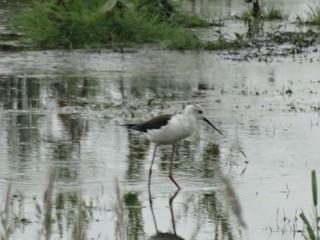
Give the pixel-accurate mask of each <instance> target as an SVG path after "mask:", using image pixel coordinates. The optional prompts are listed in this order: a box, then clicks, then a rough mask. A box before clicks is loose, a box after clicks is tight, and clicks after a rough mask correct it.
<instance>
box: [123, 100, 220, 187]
mask: <svg viewBox="0 0 320 240" xmlns="http://www.w3.org/2000/svg"><path fill="white" fill-rule="evenodd" d="M203 114H204V111H203V108H202V107H201V106H200V105H198V104H190V105H187V106H186V107H185V109H184V111H183V112H182V113H177V114H164V115H160V116H158V117H155V118H152V119H150V120H149V121H146V122H143V123H138V124H126V125H125V126H127V127H128V128H129V129H133V130H137V131H140V132H144V133H146V135H147V138H148V139H149V140H150V142H153V143H155V147H154V151H153V156H152V160H151V165H150V168H149V180H148V187H149V189H150V183H151V175H152V166H153V163H154V159H155V156H156V151H157V147H158V146H159V145H166V144H172V154H171V159H170V163H169V173H168V176H169V178H170V180H171V181H172V182H173V183H174V184H175V185H176V187H177V188H178V189H181V188H180V186H179V184H178V183H177V182H176V181H175V180H174V178H173V176H172V164H173V160H174V153H175V149H176V143H177V142H178V141H180V140H181V139H183V138H186V137H188V136H190V135H191V134H192V133H193V132H194V130H195V127H196V122H197V120H203V121H205V122H206V123H208V124H209V125H210V126H211V127H212V128H214V129H215V130H216V131H217V132H218V133H220V134H221V135H223V134H222V132H221V131H220V130H219V129H217V128H216V127H215V126H214V125H213V124H212V123H211V122H210V121H209V120H208V119H207V118H206V117H205V116H204V115H203Z"/></svg>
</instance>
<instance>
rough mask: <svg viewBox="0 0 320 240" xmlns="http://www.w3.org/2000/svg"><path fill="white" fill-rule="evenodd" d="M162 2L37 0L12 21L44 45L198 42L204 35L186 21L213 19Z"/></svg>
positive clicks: (193, 44) (177, 45)
mask: <svg viewBox="0 0 320 240" xmlns="http://www.w3.org/2000/svg"><path fill="white" fill-rule="evenodd" d="M155 3H157V4H155ZM159 3H160V2H159V1H149V0H137V1H133V0H127V1H124V0H108V1H106V0H94V1H87V0H73V1H58V2H57V1H45V2H44V1H35V2H34V3H33V4H32V6H31V8H30V10H25V11H23V12H21V13H20V14H18V15H17V17H16V18H15V20H14V22H13V25H12V26H13V28H14V29H16V30H18V31H21V32H23V33H25V34H26V37H27V38H28V40H29V42H31V43H34V44H35V45H36V46H40V47H49V48H50V47H55V48H56V47H63V48H79V47H88V46H89V47H101V46H103V47H111V48H114V47H123V46H132V45H135V44H141V43H156V44H161V45H162V46H165V47H169V48H175V49H190V48H191V49H192V48H199V47H200V45H201V44H200V40H199V39H198V38H197V37H196V35H195V34H194V33H193V32H192V31H191V30H190V29H187V28H186V27H196V26H208V23H207V22H206V21H204V20H202V19H200V18H198V17H196V16H188V15H185V14H183V13H182V12H180V11H178V10H177V8H176V7H174V6H173V5H169V3H168V2H167V1H165V0H161V3H162V4H160V5H159ZM165 3H167V5H166V4H165ZM159 6H162V7H159ZM165 6H167V7H165Z"/></svg>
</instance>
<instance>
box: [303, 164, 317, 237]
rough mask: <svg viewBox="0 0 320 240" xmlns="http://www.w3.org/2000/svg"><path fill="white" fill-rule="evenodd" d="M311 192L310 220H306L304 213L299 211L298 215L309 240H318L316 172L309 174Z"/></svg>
mask: <svg viewBox="0 0 320 240" xmlns="http://www.w3.org/2000/svg"><path fill="white" fill-rule="evenodd" d="M311 190H312V203H313V216H312V217H311V219H308V218H307V217H306V215H305V214H304V211H301V213H300V214H299V216H300V218H301V220H302V221H303V224H304V227H305V229H306V230H307V233H308V237H306V236H305V237H306V239H309V240H318V239H319V236H320V230H319V226H318V223H319V221H320V216H319V214H318V187H317V176H316V171H315V170H312V172H311Z"/></svg>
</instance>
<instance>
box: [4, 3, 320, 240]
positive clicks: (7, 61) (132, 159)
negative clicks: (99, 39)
mask: <svg viewBox="0 0 320 240" xmlns="http://www.w3.org/2000/svg"><path fill="white" fill-rule="evenodd" d="M228 2H229V3H231V5H228V7H226V8H224V7H223V9H226V10H221V9H222V7H221V9H220V10H219V7H215V6H224V4H225V2H224V1H213V2H212V4H211V5H209V6H211V7H212V8H213V9H214V10H210V9H211V8H208V9H209V10H210V13H213V12H215V11H219V12H220V13H221V15H224V14H225V12H228V11H229V12H230V11H231V10H230V9H231V7H230V6H234V4H238V3H236V2H234V1H228ZM284 2H285V3H287V2H288V1H284ZM214 3H217V4H216V5H215V4H214ZM307 4H308V3H305V5H303V7H297V10H296V11H297V12H299V11H302V10H301V9H304V8H305V7H306V6H307ZM201 6H202V5H201ZM239 6H240V5H239ZM241 6H242V5H241ZM287 6H291V5H289V4H287ZM292 6H293V5H292ZM239 8H240V7H239ZM203 9H204V10H205V11H209V10H208V9H206V8H203ZM228 9H229V10H228ZM235 9H238V8H237V7H236V8H235ZM232 11H235V10H234V8H233V7H232ZM241 54H242V52H240V55H241ZM236 59H237V55H234V56H233V55H228V54H227V53H221V52H218V53H217V52H174V51H161V50H156V49H149V48H146V49H141V50H139V51H135V52H131V53H124V54H120V53H114V52H111V51H107V50H101V51H83V50H74V51H24V52H3V53H1V58H0V146H2V147H1V148H0V159H1V168H0V176H1V177H0V192H1V195H0V196H1V197H0V202H1V203H3V204H2V205H1V211H2V209H3V207H4V201H5V195H6V188H7V185H8V184H9V183H12V188H13V194H14V198H13V200H12V205H11V206H12V218H13V219H14V222H15V223H16V226H15V227H13V228H14V229H15V231H14V233H13V237H12V238H13V239H35V238H37V237H38V236H39V234H40V233H39V232H41V230H42V229H43V227H44V224H43V221H44V220H43V216H42V214H40V216H38V215H37V213H39V211H38V210H37V207H36V204H39V205H40V208H41V209H42V211H41V212H43V211H44V210H43V209H44V204H43V194H44V192H45V190H46V189H47V184H48V171H49V169H50V167H52V166H56V178H55V181H54V194H53V206H54V211H53V219H54V222H53V224H52V227H53V229H52V234H53V236H52V239H60V238H61V239H71V238H73V239H79V238H78V237H76V236H75V235H74V232H78V231H77V230H75V229H76V228H77V224H76V223H77V220H76V219H77V218H79V209H82V207H84V214H85V221H84V222H82V224H83V225H81V226H80V228H81V229H83V230H85V231H84V232H85V235H87V237H88V238H90V239H121V237H123V236H126V237H127V239H171V238H172V239H180V238H183V239H199V240H202V239H203V240H207V239H218V240H220V239H245V240H247V239H272V240H278V239H293V238H294V239H303V237H302V235H301V233H299V232H295V231H294V230H301V229H302V226H301V223H300V221H299V220H298V221H295V217H296V216H298V213H299V211H300V209H305V210H306V211H307V212H310V210H311V203H312V200H311V191H310V190H311V189H310V188H311V187H310V171H311V169H317V168H319V165H320V163H319V159H318V154H317V153H318V151H319V147H318V143H319V136H320V135H319V134H320V128H319V104H320V102H319V90H320V77H319V76H320V75H319V57H318V55H317V54H316V53H308V54H305V55H296V56H287V57H270V58H268V61H259V59H251V60H250V61H238V60H236ZM189 102H197V103H200V104H201V105H203V106H204V108H205V109H206V115H207V117H208V118H209V119H210V120H211V121H212V122H213V123H214V124H215V125H216V126H217V127H218V128H219V129H221V130H222V131H223V133H224V136H220V135H218V134H217V133H216V132H214V131H213V130H212V129H211V128H209V127H208V126H207V125H205V124H203V123H199V130H198V131H197V132H196V133H195V134H194V136H192V137H190V138H188V139H186V140H184V141H182V142H180V143H179V145H178V148H177V156H176V160H175V163H174V176H175V179H176V180H177V181H178V182H179V184H180V185H181V187H182V190H181V191H180V192H179V193H177V195H176V197H175V198H174V200H173V202H172V205H171V208H170V204H169V200H170V198H171V197H172V196H174V194H175V193H176V192H175V187H174V185H173V184H172V183H171V182H170V180H169V179H168V178H167V166H168V159H169V157H170V153H171V148H170V146H163V147H161V148H160V149H159V151H158V153H157V156H156V157H157V158H156V163H155V166H154V171H153V176H152V189H151V190H152V199H153V209H151V207H150V204H149V196H148V191H147V181H148V168H149V164H150V158H151V156H152V151H153V146H152V145H151V144H149V142H148V141H147V140H146V139H145V138H144V136H142V135H141V134H139V133H136V132H130V131H128V130H127V129H126V128H124V127H122V126H121V124H123V123H127V122H138V121H142V120H144V119H148V118H150V117H152V116H155V115H157V114H160V113H164V112H171V113H172V112H175V111H180V110H182V109H183V106H184V105H186V104H187V103H189ZM226 178H227V180H226ZM229 181H230V183H231V185H229ZM117 182H118V187H119V189H120V192H119V193H118V194H117ZM230 186H232V187H233V189H234V190H235V192H236V194H237V196H238V197H237V198H238V201H239V202H240V205H241V210H242V215H241V214H239V213H238V214H235V212H234V211H233V209H232V208H233V207H235V203H234V202H232V201H231V202H230V201H228V200H230V198H231V197H232V194H231V193H230V191H226V189H225V188H226V187H230ZM79 206H80V207H79ZM152 210H153V211H154V215H152ZM170 210H172V212H171V211H170ZM236 210H238V211H239V208H236ZM241 216H242V218H243V219H244V221H245V224H246V226H247V228H244V227H243V226H242V225H241ZM78 227H79V226H78ZM156 229H158V231H159V232H162V233H167V235H165V234H162V235H161V234H156V233H157V231H156ZM2 230H3V229H2ZM174 231H175V232H176V236H172V235H173V234H172V233H174ZM168 233H171V236H170V235H169V234H168ZM177 236H180V238H178V237H177ZM161 237H162V238H161ZM169 237H171V238H169ZM173 237H175V238H173Z"/></svg>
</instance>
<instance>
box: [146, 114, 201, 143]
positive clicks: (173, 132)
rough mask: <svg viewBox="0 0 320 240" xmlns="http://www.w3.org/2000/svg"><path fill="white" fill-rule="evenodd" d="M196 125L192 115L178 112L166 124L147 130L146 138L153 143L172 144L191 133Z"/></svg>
mask: <svg viewBox="0 0 320 240" xmlns="http://www.w3.org/2000/svg"><path fill="white" fill-rule="evenodd" d="M195 125H196V119H195V117H194V116H193V115H190V114H185V113H180V114H175V115H173V116H172V117H171V119H170V120H169V122H168V124H166V125H164V126H162V127H161V128H159V129H150V130H148V131H147V133H146V135H147V138H148V139H149V140H150V141H151V142H153V143H155V144H159V145H161V144H174V143H176V142H178V141H180V140H181V139H184V138H186V137H189V136H190V135H192V133H193V131H194V129H195Z"/></svg>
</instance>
